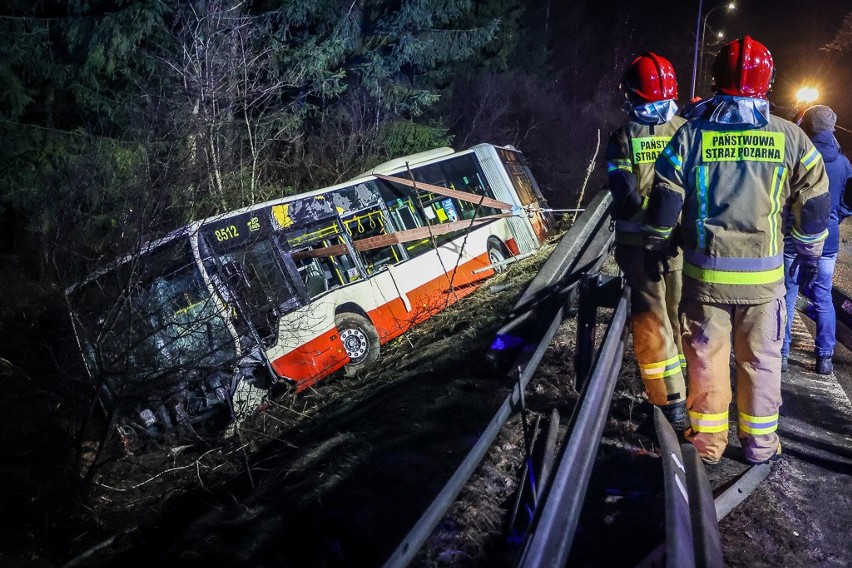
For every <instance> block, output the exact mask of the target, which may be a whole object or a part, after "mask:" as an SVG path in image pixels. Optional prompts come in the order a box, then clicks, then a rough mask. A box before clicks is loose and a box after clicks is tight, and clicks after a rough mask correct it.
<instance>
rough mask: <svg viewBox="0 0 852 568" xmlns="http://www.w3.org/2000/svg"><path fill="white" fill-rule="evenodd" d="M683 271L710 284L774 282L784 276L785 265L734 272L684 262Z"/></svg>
mask: <svg viewBox="0 0 852 568" xmlns="http://www.w3.org/2000/svg"><path fill="white" fill-rule="evenodd" d="M683 273H684V274H685V275H686V276H689V277H690V278H693V279H695V280H700V281H702V282H708V283H710V284H772V283H773V282H778V281H779V280H781V279H782V278H784V267H783V266H779V267H778V268H773V269H772V270H761V271H758V272H733V271H728V270H711V269H709V268H701V267H698V266H695V265H694V264H690V263H688V262H684V263H683Z"/></svg>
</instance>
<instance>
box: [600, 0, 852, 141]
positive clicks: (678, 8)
mask: <svg viewBox="0 0 852 568" xmlns="http://www.w3.org/2000/svg"><path fill="white" fill-rule="evenodd" d="M736 3H737V9H736V10H735V11H734V12H727V11H726V10H725V8H720V9H718V10H716V11H714V12H713V13H712V14H711V15H710V16H709V18H708V20H707V24H708V34H707V38H706V41H705V43H706V44H708V51H710V52H711V53H713V54H715V53H716V52H717V51H718V48H719V47H720V45H721V44H723V43H724V40H723V41H722V42H719V43H714V42H713V40H714V39H715V38H713V37H711V35H712V34H711V31H724V33H725V38H726V40H730V39H734V38H737V37H742V36H743V35H751V36H752V37H754V38H755V39H757V40H759V41H761V42H762V43H764V44H765V45H766V46H767V47H768V48H769V50H770V52H772V56H773V59H774V61H775V66H776V70H777V79H776V82H775V84H774V87H773V90H772V93H771V94H770V97H769V98H770V100H772V101H773V102H774V103H776V104H778V105H783V106H790V105H793V104H794V101H795V91H796V90H797V89H798V87H799V86H801V85H803V84H805V83H808V84H810V85H815V86H817V87H818V88H819V90H820V99H819V100H818V101H817V103H818V104H826V105H828V106H830V107H832V108H833V109H834V110H835V111H836V112H837V115H838V125H841V126H843V127H845V128H847V129H849V130H852V92H850V89H852V54H847V55H846V56H845V57H843V58H838V57H837V56H831V55H829V54H827V53H825V52H823V51H821V50H820V47H822V46H823V45H825V44H826V43H829V42H830V41H831V40H832V39H833V38H834V36H835V34H836V33H837V31H838V30H839V29H840V26H841V24H842V22H843V17H844V15H845V14H847V13H849V12H852V1H850V0H805V1H802V0H772V1H770V0H737V1H736ZM726 4H727V2H722V1H719V0H705V1H704V14H707V12H708V10H710V9H712V8H715V7H717V6H724V5H726ZM587 5H588V6H589V7H590V10H591V9H593V8H592V7H593V6H597V7H596V10H597V11H598V15H600V16H602V17H603V18H604V22H608V23H609V25H616V24H622V25H626V27H627V29H628V30H632V33H633V37H634V40H635V45H636V46H637V54H638V53H641V52H642V51H645V50H652V51H657V52H659V53H660V54H661V55H664V56H666V57H668V58H669V59H671V60H672V62H673V63H674V65H675V69H676V71H677V73H678V81H679V85H680V99H681V102H686V101H687V100H688V99H689V92H690V87H691V81H692V68H693V65H692V61H693V53H694V41H695V29H696V24H697V16H698V0H680V1H677V2H671V1H662V0H649V1H633V2H627V1H622V0H616V1H609V2H601V1H600V0H598V1H597V2H587ZM601 6H603V7H601ZM706 61H707V62H708V64H709V62H712V56H711V57H708V58H707V59H706ZM696 94H698V95H702V96H707V95H709V94H711V93H710V91H709V73H708V74H707V79H706V86H705V87H704V88H703V89H702V88H698V89H696ZM838 134H839V136H838V137H839V138H841V141H842V142H844V146H845V149H846V150H847V153H849V151H852V137H848V138H847V137H845V136H843V135H842V134H841V133H838ZM844 138H847V139H849V142H848V143H847V142H846V140H844Z"/></svg>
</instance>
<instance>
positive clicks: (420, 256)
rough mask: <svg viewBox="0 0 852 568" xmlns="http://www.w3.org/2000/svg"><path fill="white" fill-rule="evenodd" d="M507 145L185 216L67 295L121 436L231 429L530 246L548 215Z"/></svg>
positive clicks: (436, 155)
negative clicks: (273, 391) (190, 218)
mask: <svg viewBox="0 0 852 568" xmlns="http://www.w3.org/2000/svg"><path fill="white" fill-rule="evenodd" d="M545 206H546V205H545V203H544V200H543V198H542V195H541V192H540V190H539V188H538V186H537V184H536V182H535V180H534V179H533V177H532V175H531V173H530V171H529V168H528V167H527V164H526V162H525V161H524V158H523V156H522V154H521V153H520V152H518V151H517V150H516V149H514V148H512V147H499V146H494V145H490V144H480V145H478V146H475V147H473V148H470V149H468V150H464V151H458V152H456V151H453V150H452V149H450V148H441V149H437V150H432V151H429V152H424V153H421V154H416V155H413V156H408V157H406V158H401V159H398V160H394V161H392V162H387V163H386V164H383V165H381V166H378V167H377V168H375V169H373V170H371V171H370V172H369V173H365V174H363V175H361V176H359V177H357V178H355V179H353V180H351V181H349V182H346V183H342V184H339V185H335V186H332V187H328V188H324V189H320V190H317V191H312V192H309V193H304V194H299V195H294V196H288V197H283V198H280V199H276V200H273V201H269V202H266V203H262V204H259V205H255V206H251V207H247V208H243V209H240V210H236V211H231V212H228V213H225V214H222V215H218V216H215V217H211V218H208V219H204V220H201V221H196V222H193V223H191V224H189V225H188V226H185V227H183V228H181V229H179V230H177V231H174V232H172V233H171V234H169V235H167V236H165V237H163V238H161V239H158V240H154V241H150V242H147V243H145V244H144V245H143V246H141V247H140V248H139V250H137V251H134V252H133V253H132V254H128V255H127V256H125V257H124V258H122V259H120V260H118V261H117V262H115V263H113V264H112V265H111V266H109V267H108V268H106V269H104V270H101V271H99V272H97V273H95V274H93V275H91V276H90V277H89V278H87V279H86V280H84V281H82V282H80V283H78V284H75V285H73V286H71V287H69V288H68V289H67V290H66V296H67V299H68V305H69V309H70V312H71V317H72V321H73V325H74V330H75V334H76V337H77V341H78V344H79V346H80V351H81V353H82V357H83V361H84V363H85V368H86V370H87V372H88V373H89V375H90V376H91V378H92V380H93V381H94V383H95V385H96V386H97V388H98V391H99V396H100V400H101V401H102V404H103V406H104V408H105V410H107V412H108V413H109V415H110V416H113V417H114V422H115V423H116V425H117V427H118V429H119V431H120V432H121V434H122V436H123V437H125V438H126V439H128V438H136V437H139V436H144V435H151V436H159V435H163V434H166V433H181V432H187V431H188V432H195V433H197V431H198V428H199V427H200V426H202V425H203V426H204V427H205V428H206V427H208V426H209V425H211V424H213V425H215V427H216V428H220V427H221V426H222V425H224V424H228V423H233V422H235V421H236V420H237V419H239V418H240V417H242V416H245V415H246V413H247V412H250V411H252V410H253V409H254V408H256V406H257V405H258V404H259V403H260V402H261V401H262V398H263V396H264V395H265V393H266V392H267V389H268V388H269V387H270V386H271V385H272V384H275V383H277V382H282V381H287V382H289V383H292V384H293V385H294V386H295V389H296V390H297V391H302V390H304V389H306V388H308V387H310V386H311V385H313V384H314V383H316V382H317V381H318V380H320V379H322V378H324V377H328V376H329V375H332V374H333V373H335V372H338V371H343V372H345V373H350V374H351V373H355V372H358V371H360V370H362V369H365V368H367V367H369V366H370V365H372V364H373V363H375V361H376V360H377V359H378V357H379V352H380V347H381V345H383V344H384V343H386V342H388V341H390V340H392V339H394V338H396V337H399V336H400V335H401V334H402V333H404V332H405V331H406V330H408V329H409V328H410V327H411V326H413V325H415V324H417V323H419V322H422V321H424V320H426V319H428V318H429V317H431V316H432V315H433V314H435V313H437V312H438V311H440V310H441V309H443V308H445V307H447V306H449V305H450V304H452V303H454V302H456V301H458V300H459V299H461V298H463V297H464V296H465V295H467V294H469V293H470V292H472V291H473V290H474V289H475V288H476V285H477V283H478V282H480V281H481V280H482V279H484V278H487V277H488V276H490V275H491V274H493V272H494V270H500V269H501V268H502V266H504V265H505V264H506V262H507V261H508V260H509V259H510V257H512V256H517V255H520V254H524V253H529V252H532V251H534V250H536V249H537V248H538V247H539V246H540V244H541V242H542V241H543V240H544V239H545V238H546V236H547V234H548V230H549V224H550V221H551V220H550V218H549V216H548V214H547V213H546V212H545V211H543V210H542V209H543V208H544V207H545Z"/></svg>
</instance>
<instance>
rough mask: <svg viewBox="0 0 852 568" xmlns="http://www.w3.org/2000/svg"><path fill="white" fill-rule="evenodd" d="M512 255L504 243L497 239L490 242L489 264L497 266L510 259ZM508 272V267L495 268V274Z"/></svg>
mask: <svg viewBox="0 0 852 568" xmlns="http://www.w3.org/2000/svg"><path fill="white" fill-rule="evenodd" d="M510 256H512V255H511V253H510V252H509V249H507V248H506V245H504V244H503V243H502V242H500V240H499V239H497V238H491V239H489V240H488V264H496V263H498V262H502V261H504V260H506V259H507V258H509V257H510ZM505 270H506V265H503V266H495V267H494V272H503V271H505Z"/></svg>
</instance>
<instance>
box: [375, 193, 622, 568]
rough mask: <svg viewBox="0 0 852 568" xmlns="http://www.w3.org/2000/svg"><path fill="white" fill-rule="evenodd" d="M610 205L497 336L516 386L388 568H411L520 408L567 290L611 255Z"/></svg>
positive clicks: (591, 210)
mask: <svg viewBox="0 0 852 568" xmlns="http://www.w3.org/2000/svg"><path fill="white" fill-rule="evenodd" d="M611 203H612V197H611V196H610V194H609V192H608V191H602V192H600V193H598V195H596V196H595V198H594V199H593V200H592V202H591V203H590V204H589V206H588V207H587V208H586V211H585V212H584V213H583V215H581V216H580V218H579V219H578V220H577V222H576V223H575V224H574V225H573V226H572V227H571V228H570V229H569V230H568V232H567V233H566V234H565V236H564V237H562V240H560V241H559V244H558V245H557V246H556V248H555V249H554V250H553V252H552V253H551V254H550V256H549V257H548V259H547V261H545V263H544V265H543V266H542V268H541V270H540V271H539V273H538V274H537V275H536V277H535V278H534V279H533V281H532V282H531V283H530V284H529V286H528V287H527V289H526V290H525V291H524V293H523V294H522V295H521V297H520V299H519V300H518V302H517V304H516V305H515V307H514V309H513V310H512V312H511V313H510V314H509V316H508V318H507V323H506V324H504V325H503V326H502V327H501V328H500V330H498V332H497V336H496V339H495V341H494V344H493V345H492V348H491V352H490V353H489V356H490V358H491V359H492V361H493V362H494V363H495V365H497V367H498V368H504V369H506V372H507V373H508V374H509V375H510V376H512V377H514V378H516V379H517V381H516V383H515V386H514V388H513V389H512V392H511V393H510V394H509V396H508V397H507V398H506V400H505V401H504V402H503V404H502V405H501V407H500V409H499V410H498V411H497V413H496V414H495V415H494V418H492V419H491V421H490V422H489V424H488V426H487V427H486V429H485V431H484V432H483V433H482V435H481V436H480V437H479V440H478V441H477V443H476V444H475V445H474V447H473V448H472V449H471V451H470V452H469V453H468V455H467V457H465V459H464V461H463V462H462V463H461V465H460V466H459V467H458V468H457V469H456V471H455V473H454V474H453V476H452V477H451V478H450V480H449V481H448V482H447V483H446V485H445V486H444V488H443V489H442V490H441V492H440V493H439V494H438V496H437V497H436V498H435V499H434V501H433V502H432V504H431V505H430V506H429V507H428V508H427V509H426V511H425V512H424V513H423V515H422V516H421V517H420V519H419V520H418V521H417V523H415V525H414V527H412V529H411V530H410V531H409V533H408V534H407V535H406V537H405V538H404V539H403V541H402V542H401V543H400V544H399V546H397V548H396V550H394V552H393V553H392V554H391V556H390V557H389V558H388V559H387V561H386V562H385V564H384V566H385V567H386V568H396V567H402V566H407V565H408V564H409V563H410V562H411V560H412V559H413V557H414V555H415V554H416V553H417V551H418V550H419V549H420V548H421V547H422V545H423V543H425V542H426V539H428V538H429V536H430V535H431V534H432V531H433V530H434V528H435V526H436V525H437V524H438V522H440V520H441V518H443V516H444V514H446V512H447V510H448V509H449V507H450V505H452V503H453V501H454V500H455V498H456V497H457V496H458V494H459V492H460V491H461V490H462V488H463V487H464V484H465V483H466V482H467V480H468V479H470V476H471V475H473V473H474V471H475V470H476V468H477V467H478V465H479V463H480V462H481V461H482V458H484V457H485V454H486V453H487V452H488V450H489V449H490V448H491V446H492V445H493V443H494V440H495V439H496V438H497V435H498V434H499V433H500V430H502V428H503V426H504V425H505V423H506V421H507V420H508V419H509V417H510V416H511V415H512V414H513V413H514V412H515V411H516V410H517V409H518V408H519V406H520V405H521V403H522V401H523V395H524V389H525V388H526V385H527V383H528V382H529V380H530V378H531V377H532V375H533V373H534V372H535V370H536V369H537V368H538V365H539V363H540V362H541V359H542V357H543V355H544V352H545V351H546V350H547V347H548V346H549V344H550V341H551V340H552V339H553V337H554V335H555V334H556V331H557V329H558V328H559V325H560V324H561V323H562V320H563V319H564V317H565V313H566V310H567V308H566V304H567V302H568V299H569V297H570V293H571V290H572V289H573V288H574V287H575V286H576V284H577V282H578V281H579V279H580V277H581V276H582V275H583V274H584V273H585V272H586V271H588V270H595V269H597V268H598V267H599V266H600V264H602V262H603V260H604V258H605V257H606V254H607V253H608V252H609V247H610V246H611V244H612V239H613V235H612V233H611V232H610V231H609V228H608V221H609V207H610V204H611Z"/></svg>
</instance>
